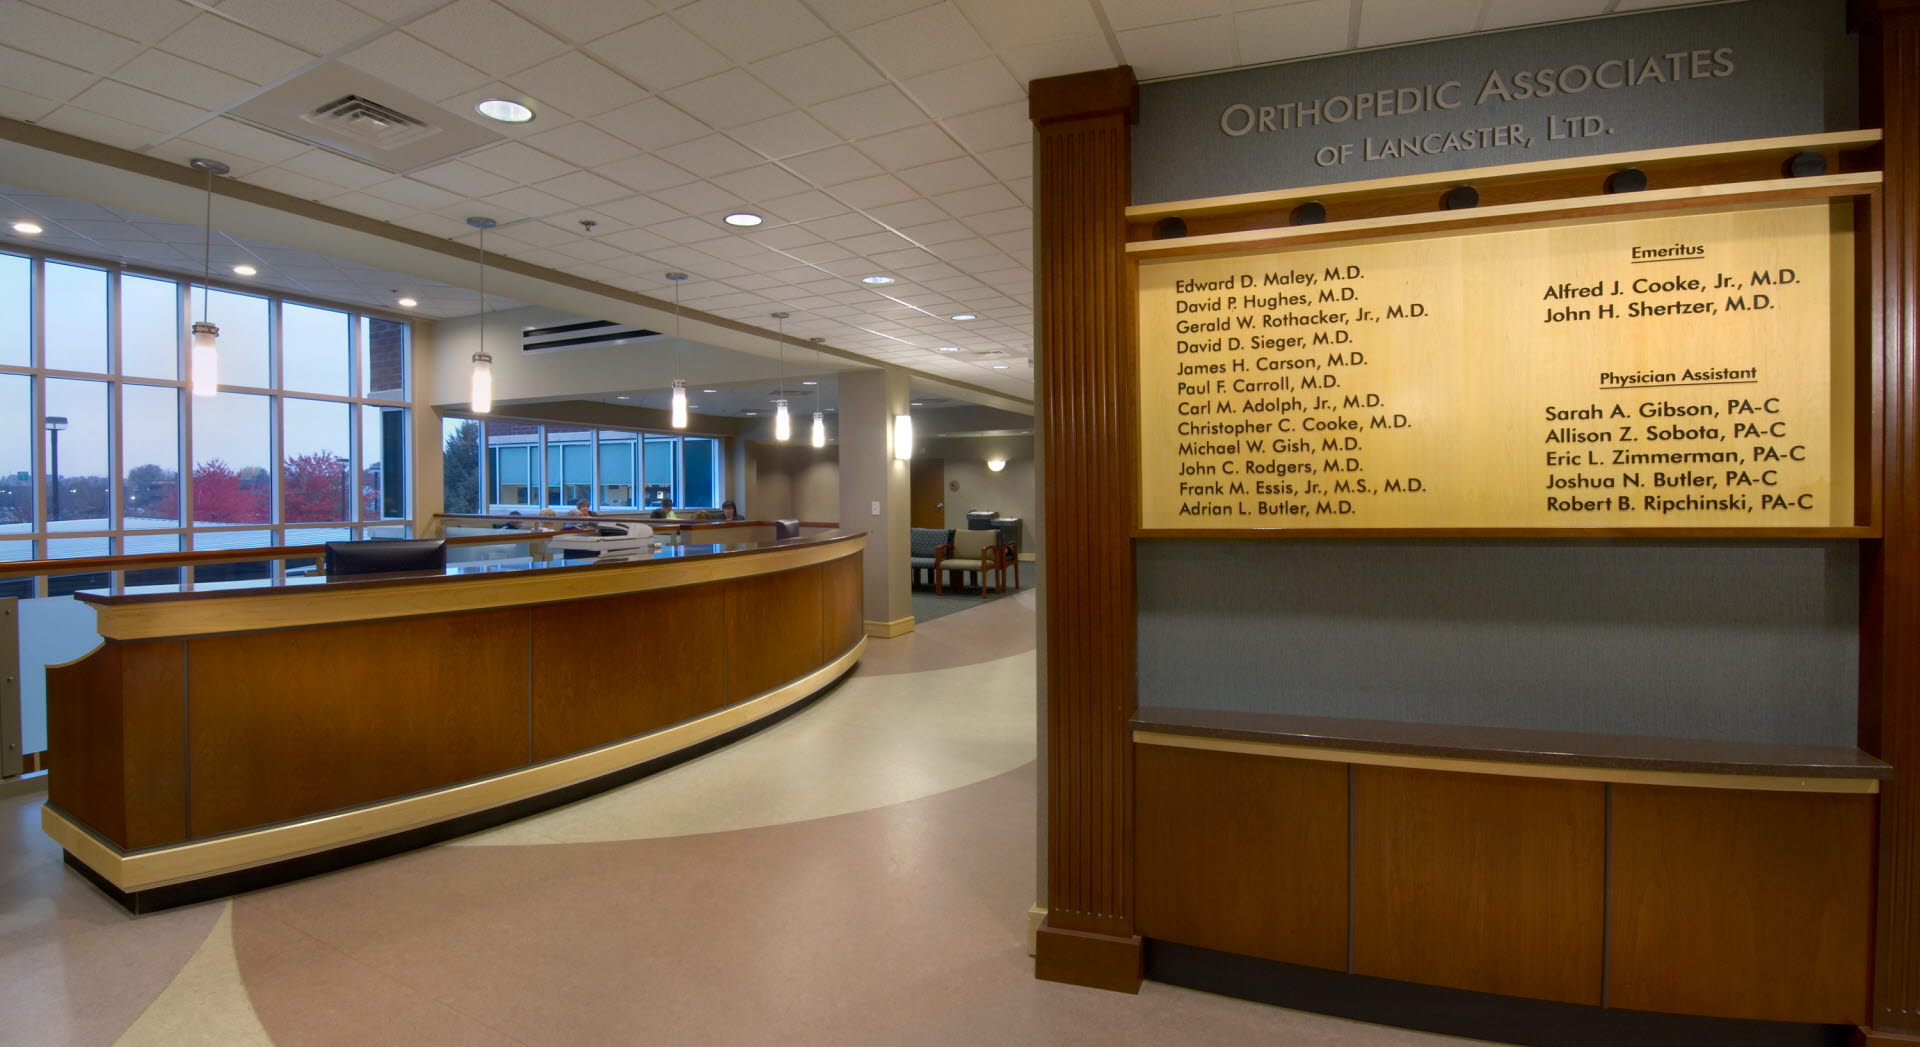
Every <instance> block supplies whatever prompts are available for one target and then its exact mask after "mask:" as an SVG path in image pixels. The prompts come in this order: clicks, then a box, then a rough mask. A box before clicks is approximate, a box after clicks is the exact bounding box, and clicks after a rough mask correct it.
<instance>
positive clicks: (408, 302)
mask: <svg viewBox="0 0 1920 1047" xmlns="http://www.w3.org/2000/svg"><path fill="white" fill-rule="evenodd" d="M419 304H420V300H419V299H417V298H402V299H400V308H402V309H411V308H413V307H414V306H416V305H419Z"/></svg>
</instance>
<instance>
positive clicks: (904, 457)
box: [893, 414, 913, 462]
mask: <svg viewBox="0 0 1920 1047" xmlns="http://www.w3.org/2000/svg"><path fill="white" fill-rule="evenodd" d="M893 456H894V457H895V458H898V459H899V460H900V461H903V462H906V461H911V460H912V459H913V416H912V415H910V414H896V415H894V416H893Z"/></svg>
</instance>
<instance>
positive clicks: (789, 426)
mask: <svg viewBox="0 0 1920 1047" xmlns="http://www.w3.org/2000/svg"><path fill="white" fill-rule="evenodd" d="M787 315H788V314H786V313H774V314H773V318H774V319H775V320H777V321H779V327H778V328H777V330H778V332H779V334H778V336H777V337H778V338H779V342H780V398H779V399H777V400H775V401H774V402H773V438H774V439H775V440H779V441H780V442H781V443H785V442H786V441H787V440H788V439H790V438H791V437H792V436H793V419H792V418H791V417H790V416H789V415H788V414H787Z"/></svg>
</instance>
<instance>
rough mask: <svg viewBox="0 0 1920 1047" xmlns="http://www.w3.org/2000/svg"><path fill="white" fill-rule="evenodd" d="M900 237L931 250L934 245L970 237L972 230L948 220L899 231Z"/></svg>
mask: <svg viewBox="0 0 1920 1047" xmlns="http://www.w3.org/2000/svg"><path fill="white" fill-rule="evenodd" d="M900 235H901V236H904V237H906V238H907V239H909V240H912V241H913V242H914V243H916V244H919V245H921V246H922V247H928V248H931V247H933V246H934V245H935V244H943V243H947V242H949V241H952V240H960V239H964V238H966V237H969V236H972V235H973V230H971V229H968V228H967V227H966V226H964V225H961V224H960V223H959V222H956V221H954V220H953V219H951V218H948V219H944V220H942V221H938V222H928V223H926V224H925V225H915V226H908V227H907V228H905V229H902V230H900Z"/></svg>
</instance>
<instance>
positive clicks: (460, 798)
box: [40, 637, 867, 892]
mask: <svg viewBox="0 0 1920 1047" xmlns="http://www.w3.org/2000/svg"><path fill="white" fill-rule="evenodd" d="M866 649H867V640H866V638H865V637H861V638H860V639H859V640H858V641H856V642H855V643H854V645H853V646H852V647H849V648H847V650H846V651H845V652H843V653H842V654H841V655H840V656H839V657H837V658H835V659H833V660H832V661H830V662H828V663H827V664H826V665H823V666H821V667H820V668H818V669H815V670H814V671H812V672H810V673H807V674H806V675H804V676H801V677H800V678H798V679H796V680H793V681H791V682H789V683H786V684H783V685H781V686H779V687H776V688H774V689H772V690H770V691H766V692H764V693H762V694H760V695H757V696H755V697H753V698H749V699H747V700H746V701H742V702H736V703H734V704H732V705H729V706H727V707H726V708H723V709H717V710H715V711H713V712H711V713H708V714H707V715H705V716H701V717H698V718H695V719H692V720H686V721H683V722H681V723H677V724H674V725H673V726H671V727H665V728H662V729H660V730H658V731H654V732H652V733H650V734H643V735H641V736H639V737H637V738H632V739H629V740H627V741H624V742H616V743H614V744H612V745H608V746H604V747H602V748H599V749H593V750H590V751H588V752H584V753H580V754H578V755H576V756H569V757H565V758H562V759H558V760H552V761H549V762H547V763H542V764H535V765H534V766H531V767H524V768H520V769H518V770H514V771H509V772H507V773H505V774H499V775H495V776H493V777H491V778H483V779H480V780H479V781H473V782H466V783H464V784H461V785H455V786H451V787H449V788H445V789H436V790H433V791H432V792H427V793H419V794H415V795H412V796H407V797H403V798H401V799H398V800H391V801H388V802H386V803H380V804H374V805H372V806H369V807H361V808H356V809H354V810H350V811H341V812H339V813H336V814H328V815H322V816H320V817H317V818H306V819H301V820H299V821H295V822H288V823H284V824H281V825H274V826H270V827H268V828H264V829H255V830H251V831H248V832H240V833H233V834H230V835H227V836H220V837H215V838H213V839H207V840H196V841H192V842H189V843H183V844H176V845H172V846H166V847H155V848H151V849H148V850H140V851H131V852H130V851H123V850H121V849H120V848H118V847H115V846H114V845H112V844H111V843H108V842H106V841H105V840H103V839H101V838H100V837H98V836H96V835H94V834H93V833H92V832H90V831H88V830H87V829H86V828H85V827H84V826H82V825H81V824H80V823H78V822H76V821H74V820H73V819H72V818H70V817H68V816H67V814H66V813H65V812H63V811H61V810H60V809H58V808H56V807H54V806H52V805H51V804H49V805H47V806H45V807H43V808H41V813H40V824H41V827H42V828H43V829H45V830H46V833H47V835H48V836H50V837H52V838H53V840H54V842H56V843H58V844H59V845H60V846H61V847H63V848H65V849H66V850H67V851H68V852H69V853H71V854H73V855H74V856H75V857H76V858H78V859H79V860H80V861H82V862H83V863H85V864H86V865H87V867H88V868H90V869H92V870H93V871H95V872H97V873H99V874H100V875H101V876H102V877H103V878H105V879H106V880H107V882H109V883H111V884H113V885H114V886H115V887H117V888H119V889H120V890H122V891H127V892H133V891H140V890H146V889H149V888H153V887H163V886H166V885H167V884H172V883H181V882H184V881H188V880H198V879H203V878H205V877H209V876H217V875H220V874H222V873H229V872H234V871H237V870H240V869H248V868H252V867H254V866H258V865H265V864H268V863H270V862H277V861H282V860H285V859H287V858H297V857H299V856H301V855H305V854H313V853H316V852H319V851H327V850H332V849H334V848H336V847H343V846H346V845H348V844H353V843H358V842H360V841H363V840H370V839H375V838H378V837H381V836H389V835H392V834H394V833H398V832H404V831H406V830H408V829H412V828H417V827H419V826H423V825H431V824H433V823H435V822H443V821H447V820H449V819H452V818H458V817H460V816H462V815H467V814H473V813H475V812H479V811H485V810H489V809H492V808H495V807H500V806H503V805H505V804H509V803H512V802H514V801H516V800H522V799H526V798H528V797H532V796H538V795H540V794H542V793H547V792H552V791H553V790H555V789H561V788H565V787H567V786H569V785H574V784H577V783H580V782H584V781H590V780H592V779H594V778H598V777H600V776H602V775H606V774H611V773H613V772H616V771H620V770H623V769H625V768H628V767H632V766H634V765H635V764H639V763H644V762H646V761H648V760H652V759H656V758H658V757H661V756H664V755H667V754H670V753H673V752H675V751H677V750H680V749H685V748H687V747H688V746H691V745H695V744H698V743H700V742H702V741H705V740H707V739H709V738H714V737H718V736H719V735H722V734H725V733H727V732H728V731H731V730H733V729H735V728H737V727H741V726H743V725H746V724H749V723H753V722H754V721H756V720H761V719H764V718H766V717H768V716H771V715H773V714H775V713H778V712H780V711H781V710H783V709H785V708H787V707H789V706H791V705H793V704H794V703H796V702H799V701H802V700H804V699H806V698H807V697H809V696H811V695H813V694H814V693H816V692H818V691H820V690H821V689H823V688H825V687H826V686H827V685H828V684H831V683H832V682H833V681H835V680H837V679H839V678H840V677H841V676H843V675H845V674H846V673H847V672H849V671H850V670H852V668H853V667H854V665H855V664H856V663H858V662H859V660H860V656H861V654H862V653H864V652H865V651H866Z"/></svg>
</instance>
